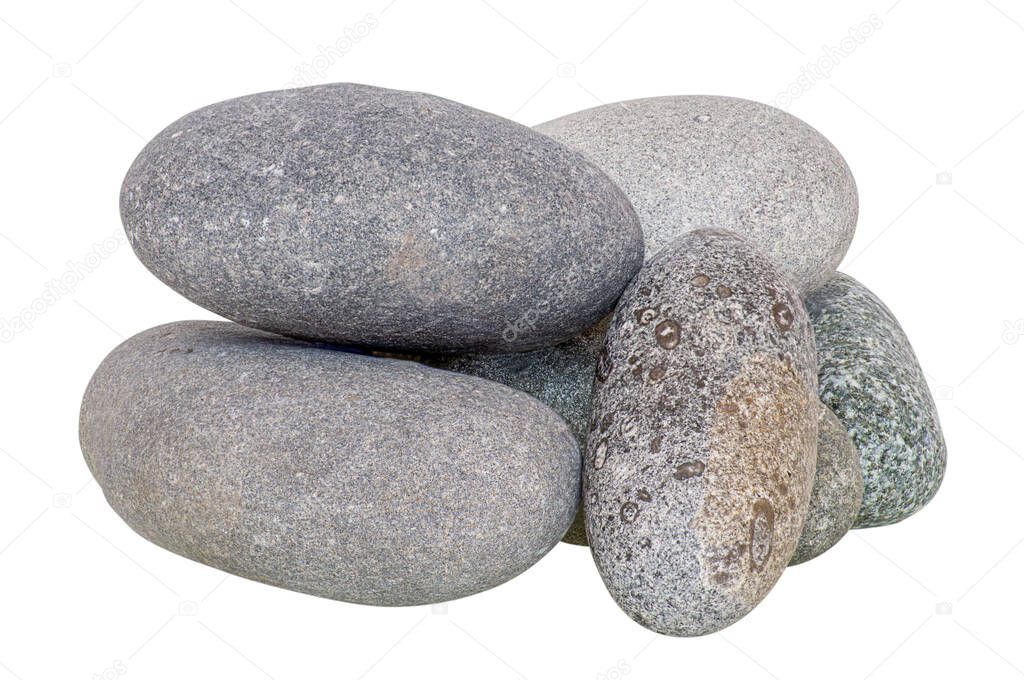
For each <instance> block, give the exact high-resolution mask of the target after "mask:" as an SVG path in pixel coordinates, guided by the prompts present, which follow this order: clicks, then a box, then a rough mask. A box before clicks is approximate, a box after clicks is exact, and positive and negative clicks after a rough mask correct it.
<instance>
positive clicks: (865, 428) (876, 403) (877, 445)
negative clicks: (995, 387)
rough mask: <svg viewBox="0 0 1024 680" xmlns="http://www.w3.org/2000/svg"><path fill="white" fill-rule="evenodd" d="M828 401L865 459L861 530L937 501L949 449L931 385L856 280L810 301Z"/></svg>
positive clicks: (902, 337) (888, 315)
mask: <svg viewBox="0 0 1024 680" xmlns="http://www.w3.org/2000/svg"><path fill="white" fill-rule="evenodd" d="M807 311H808V312H809V313H810V315H811V320H812V322H813V324H814V340H815V343H816V344H817V346H818V361H819V366H818V384H819V389H820V394H821V400H822V401H823V402H825V404H826V405H827V406H828V407H829V408H831V409H832V410H833V411H834V412H835V414H836V416H838V417H839V420H840V421H841V422H842V423H843V425H844V426H845V427H846V431H847V432H848V433H849V434H850V438H851V439H853V443H854V445H855V446H856V447H857V450H858V451H859V453H860V466H861V471H862V473H863V475H864V501H863V503H862V504H861V508H860V513H859V514H858V516H857V521H856V522H855V523H854V528H859V527H873V526H882V525H885V524H892V523H894V522H899V521H900V520H903V519H906V518H907V517H909V516H910V515H912V514H914V513H915V512H917V511H918V510H920V509H921V508H922V507H924V505H925V504H926V503H927V502H928V501H930V500H931V499H932V497H933V496H935V493H936V492H937V491H938V490H939V485H940V484H941V483H942V477H943V475H944V474H945V471H946V442H945V440H944V439H943V436H942V428H941V427H940V425H939V414H938V412H937V411H936V409H935V402H934V401H933V400H932V396H931V392H930V391H929V390H928V383H927V382H926V381H925V377H924V373H923V371H922V370H921V367H920V365H919V364H918V362H917V357H916V356H915V355H914V350H913V348H912V347H911V346H910V341H909V340H908V339H907V336H906V334H904V332H903V329H902V328H901V327H900V324H899V322H898V321H897V320H896V317H894V316H893V315H892V312H890V311H889V309H888V308H887V307H886V306H885V304H883V303H882V301H881V300H879V299H878V297H876V296H875V294H874V293H872V292H871V291H870V290H868V289H867V288H865V287H864V286H863V285H862V284H861V283H860V282H858V281H857V280H856V279H854V278H853V277H850V276H847V275H845V274H839V275H837V276H836V277H835V278H833V279H832V280H831V281H829V282H828V283H827V284H826V285H825V286H823V287H822V288H821V289H820V290H817V291H815V292H814V293H812V294H811V295H809V296H808V297H807Z"/></svg>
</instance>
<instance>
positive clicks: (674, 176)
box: [535, 96, 857, 291]
mask: <svg viewBox="0 0 1024 680" xmlns="http://www.w3.org/2000/svg"><path fill="white" fill-rule="evenodd" d="M535 129H537V130H539V131H541V132H543V133H544V134H547V135H550V136H551V137H553V138H555V139H557V140H558V141H561V142H564V143H565V144H567V145H569V146H571V147H573V148H575V149H579V150H580V151H582V152H583V154H584V155H585V156H586V157H587V158H589V159H590V160H591V161H593V162H594V163H595V164H597V166H598V167H600V168H601V169H602V170H604V171H605V172H607V173H608V175H609V176H610V177H611V178H612V179H613V180H615V182H616V183H617V184H618V185H619V186H620V187H622V190H623V191H625V192H626V195H627V196H629V198H630V200H631V201H632V202H633V206H634V207H635V208H636V211H637V214H638V215H639V216H640V222H641V224H642V226H643V230H644V239H645V241H646V251H647V257H648V259H649V258H650V257H651V256H653V255H655V254H656V253H658V251H660V250H661V249H662V248H664V247H665V246H666V245H668V244H669V243H671V242H672V241H673V240H674V239H675V238H676V237H677V236H678V235H679V234H682V233H684V232H686V231H690V230H693V229H701V228H722V229H729V230H731V231H735V232H736V233H738V234H740V235H742V236H744V237H746V238H748V239H749V240H750V241H751V242H752V243H753V244H754V245H755V246H757V247H758V248H759V249H760V250H761V251H762V252H764V253H765V254H766V255H768V256H769V257H771V258H772V259H773V260H774V261H775V263H776V264H777V265H778V266H780V267H782V269H783V270H784V271H785V272H786V274H788V275H789V276H790V278H791V279H792V281H793V282H794V283H795V284H796V285H797V286H798V287H799V288H800V289H801V290H802V291H809V290H813V289H815V288H817V287H818V286H820V285H822V284H823V283H824V282H825V281H827V280H828V278H829V277H830V276H831V275H832V274H833V273H834V272H835V269H836V267H837V266H838V264H839V262H840V260H842V258H843V255H844V254H845V253H846V250H847V248H849V246H850V241H851V240H852V239H853V232H854V228H855V227H856V223H857V187H856V184H855V182H854V180H853V175H852V174H851V173H850V169H849V168H848V167H847V165H846V162H845V161H844V160H843V157H842V156H841V155H840V154H839V152H838V151H837V150H836V148H835V147H834V146H832V144H831V143H830V142H829V141H828V140H827V139H825V137H824V136H822V135H821V133H819V132H818V131H817V130H815V129H814V128H812V127H811V126H810V125H808V124H807V123H805V122H803V121H802V120H800V119H799V118H796V117H795V116H792V115H790V114H788V113H786V112H785V111H782V110H780V109H777V108H774V107H771V106H768V105H766V104H761V103H759V102H753V101H748V100H745V99H735V98H732V97H712V96H674V97H655V98H652V99H635V100H632V101H626V102H619V103H616V104H606V105H604V106H598V107H596V108H592V109H587V110H585V111H579V112H576V113H571V114H569V115H567V116H564V117H562V118H558V119H555V120H552V121H548V122H547V123H542V124H540V125H538V126H536V128H535Z"/></svg>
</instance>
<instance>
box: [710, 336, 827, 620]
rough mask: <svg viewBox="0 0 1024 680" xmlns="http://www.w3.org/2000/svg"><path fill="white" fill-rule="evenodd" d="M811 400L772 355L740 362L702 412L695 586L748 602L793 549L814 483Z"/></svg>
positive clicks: (815, 420) (755, 600)
mask: <svg viewBox="0 0 1024 680" xmlns="http://www.w3.org/2000/svg"><path fill="white" fill-rule="evenodd" d="M817 423H818V418H817V399H816V397H815V395H814V391H813V388H812V386H810V385H808V384H806V383H805V382H804V381H803V380H801V379H800V377H799V376H797V375H796V373H794V371H793V369H792V368H791V367H790V366H788V365H787V364H786V363H784V362H783V361H781V360H779V359H777V358H775V357H765V356H756V357H751V358H750V359H748V360H747V361H746V362H745V363H744V364H743V366H742V367H741V369H740V371H739V372H738V373H737V375H736V376H735V377H734V378H733V379H732V381H731V382H730V383H729V385H728V387H727V388H726V393H725V396H724V397H723V398H722V399H721V401H719V402H718V404H717V405H716V408H715V413H714V415H713V418H712V425H711V433H710V446H711V451H710V452H709V455H708V459H707V462H706V464H705V469H704V473H703V474H704V482H705V488H706V492H705V496H704V503H703V505H702V506H701V509H700V510H699V511H698V512H697V514H696V516H695V518H694V522H693V526H694V528H695V531H696V532H697V536H698V544H699V545H701V546H702V551H701V554H700V555H699V561H700V564H701V578H702V579H703V581H704V585H705V587H707V588H709V589H712V590H714V591H717V592H719V593H721V594H722V595H724V596H726V597H727V598H729V599H731V600H733V601H734V602H736V603H737V604H738V605H740V606H745V607H753V606H754V605H755V604H757V603H758V602H759V601H760V600H761V599H762V598H763V597H764V596H765V595H767V594H768V591H769V590H771V588H772V586H773V585H775V582H776V581H777V580H778V578H779V576H780V575H781V574H782V571H783V570H784V569H785V568H786V565H787V564H788V563H789V560H790V557H792V555H793V551H794V550H795V549H796V545H797V541H798V540H799V538H800V531H801V529H802V526H803V521H804V517H805V515H806V512H807V505H808V502H809V499H810V495H811V487H812V485H813V482H814V468H815V461H816V457H817Z"/></svg>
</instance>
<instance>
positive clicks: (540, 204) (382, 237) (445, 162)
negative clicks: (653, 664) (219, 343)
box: [121, 83, 643, 352]
mask: <svg viewBox="0 0 1024 680" xmlns="http://www.w3.org/2000/svg"><path fill="white" fill-rule="evenodd" d="M121 217H122V221H123V222H124V226H125V231H126V232H127V234H128V238H129V240H130V242H131V244H132V247H133V248H134V249H135V252H136V254H137V255H138V257H139V259H140V260H142V262H143V264H145V265H146V267H148V268H149V269H150V271H152V272H153V273H154V274H155V275H156V276H157V277H159V278H160V279H161V280H162V281H164V282H165V283H167V284H168V285H169V286H171V287H172V288H174V289H175V290H176V291H178V292H179V293H181V294H182V295H184V296H185V297H187V298H189V299H190V300H192V301H193V302H195V303H197V304H199V305H202V306H203V307H206V308H207V309H209V310H211V311H213V312H216V313H218V314H220V315H222V316H225V317H227V318H229V319H232V320H234V321H237V322H239V323H242V324H246V325H248V326H254V327H257V328H262V329H263V330H269V331H273V332H275V333H281V334H283V335H290V336H295V337H302V338H307V339H313V340H320V341H325V342H334V343H338V344H346V345H358V346H364V347H370V348H384V349H392V350H398V351H442V352H444V351H494V352H512V351H520V350H525V349H533V348H537V347H542V346H546V345H549V344H554V343H557V342H559V341H562V340H566V339H568V338H570V337H571V336H573V335H574V334H576V333H579V332H581V331H583V330H585V329H586V328H588V327H589V326H591V325H593V324H594V323H596V322H597V321H599V320H600V319H601V318H602V317H603V316H605V315H607V314H608V312H609V311H611V309H612V307H613V306H614V304H615V300H616V299H617V298H618V296H619V294H620V293H621V292H622V289H623V288H624V287H625V286H626V284H627V283H628V282H629V280H630V279H631V278H632V277H633V275H634V274H635V273H636V271H637V270H638V269H639V267H640V264H641V261H642V259H643V255H642V249H643V238H642V235H641V232H640V226H639V222H638V220H637V217H636V214H635V213H634V211H633V208H632V207H631V206H630V204H629V201H628V199H626V197H625V196H624V195H623V193H622V192H621V191H620V190H619V188H618V187H616V186H615V185H614V184H613V183H612V182H611V180H609V179H608V177H607V176H606V175H605V174H604V173H603V172H601V171H600V170H598V169H597V168H596V167H595V166H593V165H592V164H591V163H589V162H587V161H586V160H585V159H584V158H583V157H582V156H581V155H580V154H579V153H577V152H575V151H572V150H570V149H568V148H567V147H565V146H562V145H561V144H558V143H557V142H555V141H553V140H552V139H551V138H549V137H546V136H544V135H542V134H539V133H537V132H534V131H533V130H531V129H530V128H528V127H525V126H522V125H519V124H518V123H514V122H512V121H509V120H506V119H504V118H501V117H499V116H495V115H492V114H489V113H485V112H483V111H479V110H477V109H473V108H470V107H468V106H463V105H462V104H458V103H456V102H453V101H450V100H447V99H442V98H440V97H434V96H432V95H428V94H421V93H416V92H402V91H397V90H387V89H383V88H378V87H370V86H367V85H354V84H347V83H340V84H333V85H320V86H315V87H308V88H302V89H295V90H282V91H278V92H265V93H262V94H254V95H249V96H246V97H240V98H237V99H231V100H228V101H224V102H220V103H218V104H213V105H211V106H207V107H205V108H202V109H199V110H198V111H194V112H192V113H189V114H188V115H186V116H184V117H183V118H181V119H180V120H178V121H177V122H175V123H172V124H171V125H170V126H169V127H167V128H166V129H165V130H163V131H162V132H160V133H159V134H158V135H157V136H156V137H155V138H154V139H153V140H152V141H151V142H150V143H149V144H147V145H146V147H145V148H144V149H143V150H142V152H141V154H140V155H139V157H138V158H137V159H136V160H135V162H134V164H133V165H132V167H131V169H130V170H129V171H128V175H127V177H126V178H125V180H124V185H123V187H122V189H121Z"/></svg>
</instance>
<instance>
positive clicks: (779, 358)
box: [583, 230, 818, 636]
mask: <svg viewBox="0 0 1024 680" xmlns="http://www.w3.org/2000/svg"><path fill="white" fill-rule="evenodd" d="M815 366H816V363H815V357H814V343H813V336H812V334H811V326H810V322H809V320H808V318H807V314H806V312H805V311H804V309H803V306H802V304H801V302H800V296H799V293H798V292H797V290H796V289H795V288H794V287H792V286H791V285H790V284H789V282H788V281H787V279H786V277H785V276H784V275H783V274H782V272H781V271H779V269H777V268H776V267H775V266H774V265H772V264H771V263H770V262H769V260H768V259H767V258H765V257H764V256H763V255H761V254H760V253H759V252H758V251H757V250H756V249H755V248H753V247H752V246H751V245H750V244H748V243H746V242H745V241H744V240H743V239H741V238H740V237H738V236H736V235H735V234H732V233H730V232H726V231H719V230H698V231H694V232H690V233H688V234H685V235H683V236H681V237H679V238H678V239H677V240H676V241H675V242H673V243H672V244H671V245H669V246H668V247H666V248H664V249H663V250H662V251H661V252H660V253H659V254H658V255H656V256H655V257H654V258H652V259H651V260H650V261H649V262H648V263H647V264H646V265H645V266H644V268H643V269H641V271H640V273H639V274H638V275H637V277H636V278H635V279H634V280H633V282H632V283H631V284H630V285H629V287H628V288H627V289H626V292H625V293H624V294H623V296H622V299H621V300H619V303H618V306H617V307H616V311H615V316H614V317H613V319H612V322H611V325H610V327H609V329H608V333H607V335H606V336H605V350H604V352H603V353H602V355H601V357H600V359H599V362H598V368H597V376H596V380H597V382H596V384H595V387H594V397H593V408H592V412H591V429H590V433H589V434H588V436H587V450H586V453H585V456H584V474H583V503H584V505H585V515H586V523H587V537H588V538H589V540H590V547H591V550H592V552H593V555H594V561H595V562H596V563H597V568H598V570H599V571H600V573H601V576H602V578H603V579H604V582H605V585H606V586H607V587H608V590H609V592H610V593H611V594H612V597H614V599H615V601H616V602H617V603H618V604H619V606H620V607H621V608H622V609H623V610H624V611H625V612H626V613H627V614H629V615H630V616H631V617H632V618H633V619H634V620H635V621H637V622H638V623H640V624H642V625H644V626H646V627H648V628H650V629H651V630H654V631H656V632H659V633H664V634H668V635H687V636H690V635H703V634H707V633H712V632H715V631H718V630H721V629H722V628H725V627H726V626H728V625H729V624H731V623H733V622H735V621H737V620H738V619H739V618H741V617H742V616H744V615H745V614H746V613H748V612H749V611H750V610H751V609H753V608H754V606H756V605H757V604H758V602H760V601H761V600H762V598H764V596H765V595H766V594H767V593H768V591H769V590H770V589H771V588H772V586H773V585H774V584H775V582H776V580H777V579H778V578H779V576H780V575H781V574H782V572H783V570H784V569H785V568H786V565H788V564H789V561H790V559H791V558H792V556H793V552H794V550H795V549H796V545H797V540H798V538H799V536H800V530H801V527H802V525H803V522H804V517H805V515H806V513H807V506H808V502H809V498H810V494H811V485H812V482H813V481H814V467H815V459H816V449H817V425H818V399H817V396H816V390H817V386H816V383H815Z"/></svg>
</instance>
